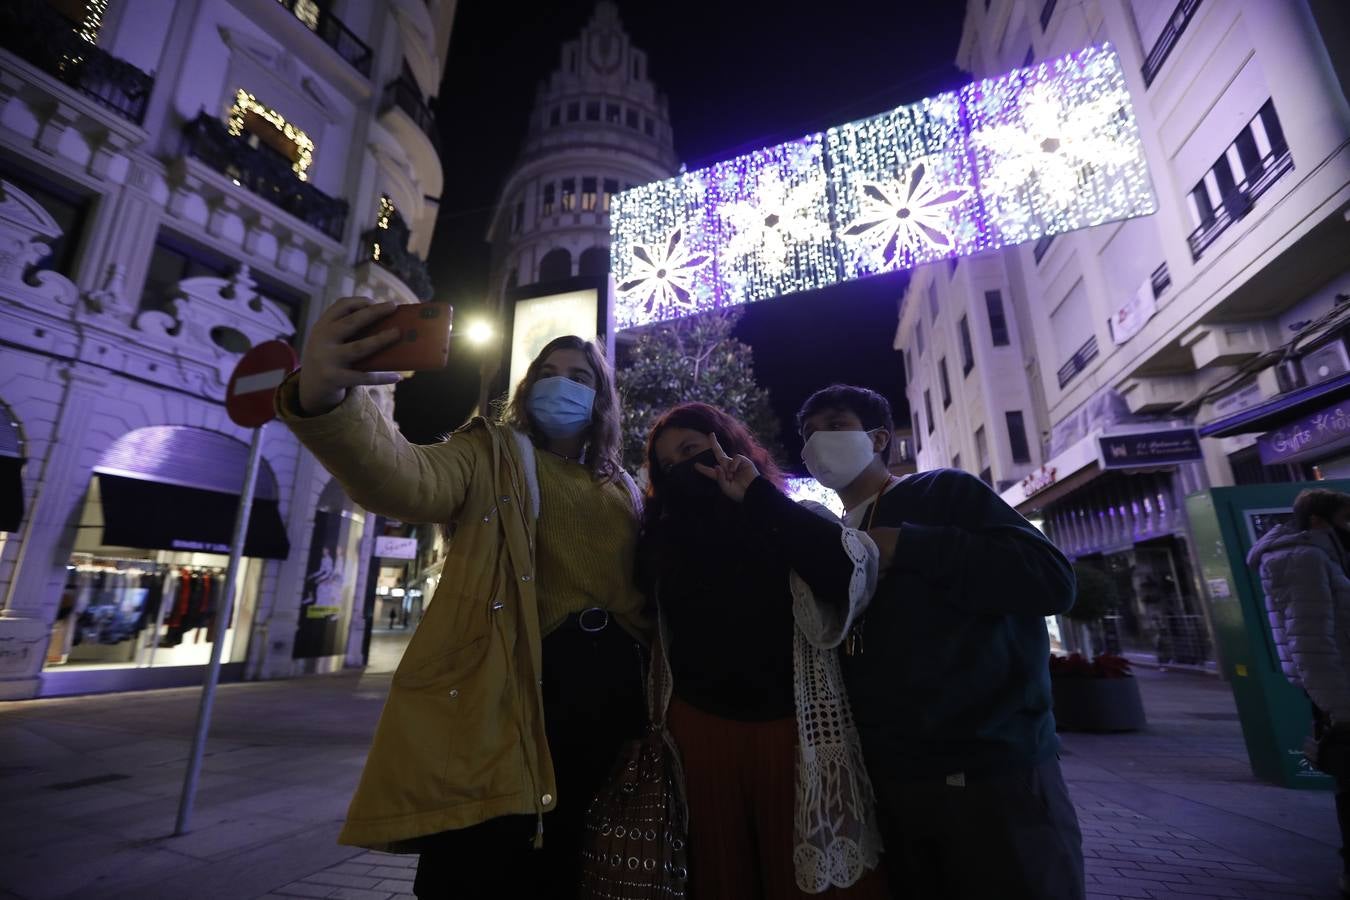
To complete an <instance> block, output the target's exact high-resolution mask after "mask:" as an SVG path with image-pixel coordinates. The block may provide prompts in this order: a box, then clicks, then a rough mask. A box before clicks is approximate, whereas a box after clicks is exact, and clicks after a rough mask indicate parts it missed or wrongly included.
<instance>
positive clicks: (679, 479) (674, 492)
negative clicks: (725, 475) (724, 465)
mask: <svg viewBox="0 0 1350 900" xmlns="http://www.w3.org/2000/svg"><path fill="white" fill-rule="evenodd" d="M699 464H702V465H705V466H709V467H714V466H716V465H717V455H716V454H715V453H713V452H712V450H711V449H708V450H704V451H703V452H702V453H700V454H698V455H697V456H692V457H690V458H689V459H686V460H685V461H684V462H682V463H677V464H675V465H673V466H671V467H670V469H669V470H668V471H667V472H666V475H665V485H664V487H663V489H662V491H661V499H662V500H664V501H665V503H666V505H667V506H669V507H670V508H671V509H672V510H697V509H706V508H707V507H708V506H709V505H711V504H713V503H715V502H716V501H717V500H718V499H720V498H722V497H723V496H725V495H724V494H723V493H722V488H721V487H719V486H718V484H717V481H716V480H714V479H712V478H709V477H708V476H707V475H704V474H703V473H702V472H700V471H699V470H698V469H696V468H694V466H696V465H699Z"/></svg>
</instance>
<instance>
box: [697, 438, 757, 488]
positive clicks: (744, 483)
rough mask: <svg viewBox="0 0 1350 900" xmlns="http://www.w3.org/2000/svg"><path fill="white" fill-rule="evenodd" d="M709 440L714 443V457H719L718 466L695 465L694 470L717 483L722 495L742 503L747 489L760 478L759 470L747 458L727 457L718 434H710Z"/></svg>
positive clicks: (738, 456)
mask: <svg viewBox="0 0 1350 900" xmlns="http://www.w3.org/2000/svg"><path fill="white" fill-rule="evenodd" d="M708 440H709V441H710V442H711V443H712V452H713V456H715V457H717V465H715V466H705V465H703V464H702V463H695V464H694V468H695V469H697V470H698V471H699V473H700V474H702V475H705V476H707V477H708V478H711V479H713V480H714V481H716V482H717V484H718V486H719V487H721V488H722V493H724V494H726V495H727V496H728V497H730V498H731V499H732V500H735V501H736V502H737V503H740V502H741V501H742V500H744V499H745V491H746V489H747V488H749V487H750V484H751V483H752V482H753V481H754V480H755V479H756V478H758V477H759V469H757V468H755V464H754V463H753V462H751V461H750V460H749V459H748V458H747V457H744V456H741V455H739V454H737V456H736V458H735V459H733V458H731V457H730V456H727V453H726V451H725V450H723V449H722V444H721V442H720V441H718V440H717V435H716V434H712V433H709V435H708Z"/></svg>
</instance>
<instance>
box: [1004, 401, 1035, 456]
mask: <svg viewBox="0 0 1350 900" xmlns="http://www.w3.org/2000/svg"><path fill="white" fill-rule="evenodd" d="M1006 419H1007V422H1008V446H1009V448H1010V449H1011V450H1012V460H1013V462H1015V463H1029V462H1031V448H1030V447H1029V446H1027V426H1026V423H1025V422H1023V421H1022V412H1021V410H1013V411H1012V412H1010V413H1007V414H1006Z"/></svg>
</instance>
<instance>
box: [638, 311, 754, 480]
mask: <svg viewBox="0 0 1350 900" xmlns="http://www.w3.org/2000/svg"><path fill="white" fill-rule="evenodd" d="M739 318H740V314H739V312H738V311H734V310H733V311H717V312H710V313H705V314H703V315H700V316H691V317H688V318H684V319H676V320H674V321H671V322H663V323H661V324H659V325H653V326H651V327H649V328H645V329H643V331H642V333H641V334H640V336H639V337H638V339H637V341H636V342H635V343H634V344H632V345H631V346H629V347H626V348H624V352H622V353H621V354H620V360H619V363H620V365H619V370H618V382H619V393H620V396H621V397H622V399H623V438H624V442H623V443H624V450H623V461H624V465H625V466H626V467H627V468H628V470H629V471H631V472H634V473H636V472H638V471H639V470H640V469H641V468H642V465H643V457H642V454H643V449H644V447H645V445H646V440H647V431H648V429H649V428H650V427H651V424H652V422H654V421H655V420H656V417H657V416H659V415H660V414H661V413H662V412H664V411H665V410H667V409H669V408H670V407H672V406H674V405H676V404H677V403H684V402H686V401H690V400H699V401H702V402H704V403H708V404H711V405H713V406H717V407H720V408H721V409H724V410H726V411H727V412H728V413H730V414H731V415H733V416H735V417H736V418H738V419H740V420H741V421H742V422H744V423H745V424H746V426H747V427H748V428H749V429H750V431H751V432H752V433H753V434H754V435H755V438H756V439H757V440H758V441H759V442H760V443H762V444H763V445H764V446H765V447H766V448H768V450H769V451H770V452H771V453H774V454H775V456H776V455H778V450H779V444H778V430H779V422H778V419H777V417H776V416H775V415H774V413H773V409H772V408H771V407H770V405H769V392H768V391H767V390H765V389H764V388H762V387H760V386H759V385H758V384H756V382H755V366H754V356H753V351H752V350H751V349H750V347H749V346H747V345H746V344H743V343H741V342H740V341H738V340H737V339H736V338H735V337H733V336H732V334H731V332H732V329H733V328H735V326H736V322H737V320H738V319H739Z"/></svg>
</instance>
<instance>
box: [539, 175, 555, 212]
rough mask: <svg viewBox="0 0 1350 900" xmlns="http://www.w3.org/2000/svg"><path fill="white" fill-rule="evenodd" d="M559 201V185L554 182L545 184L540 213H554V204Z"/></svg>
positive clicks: (541, 195) (541, 193)
mask: <svg viewBox="0 0 1350 900" xmlns="http://www.w3.org/2000/svg"><path fill="white" fill-rule="evenodd" d="M556 202H558V186H557V185H555V184H554V183H553V182H551V181H550V182H549V183H548V184H546V185H544V188H543V190H542V191H541V192H540V197H539V215H541V216H551V215H553V204H555V203H556Z"/></svg>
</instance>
